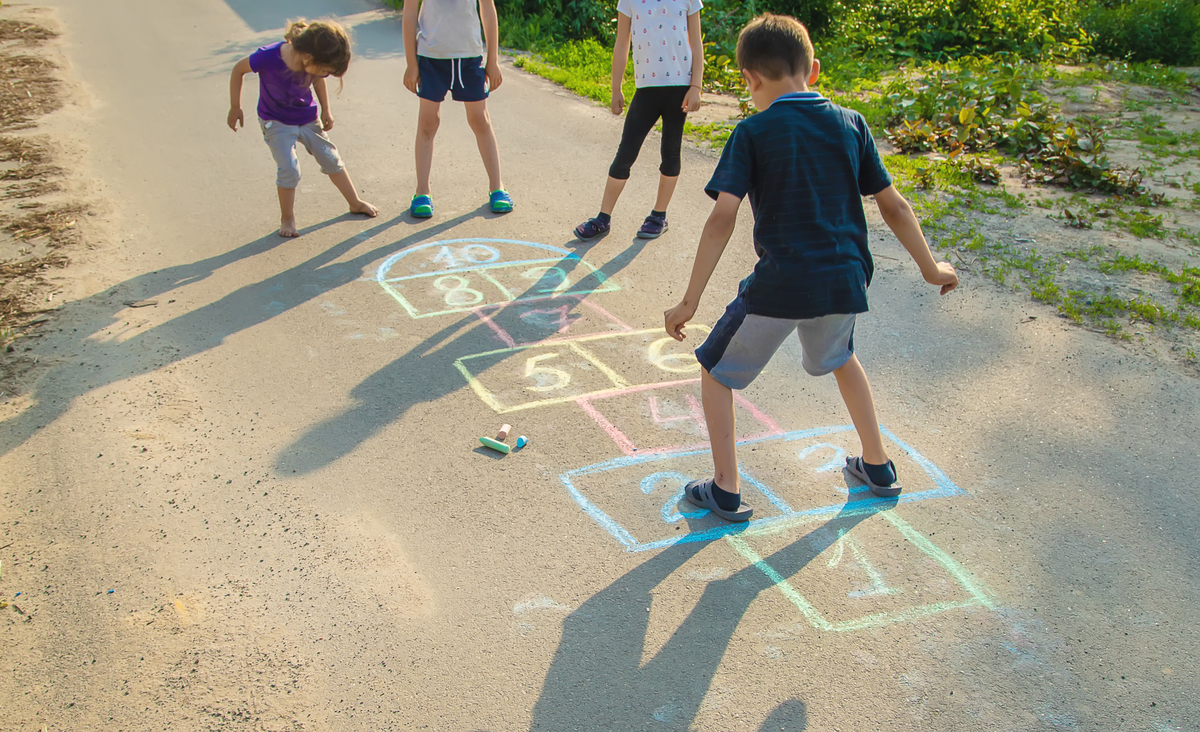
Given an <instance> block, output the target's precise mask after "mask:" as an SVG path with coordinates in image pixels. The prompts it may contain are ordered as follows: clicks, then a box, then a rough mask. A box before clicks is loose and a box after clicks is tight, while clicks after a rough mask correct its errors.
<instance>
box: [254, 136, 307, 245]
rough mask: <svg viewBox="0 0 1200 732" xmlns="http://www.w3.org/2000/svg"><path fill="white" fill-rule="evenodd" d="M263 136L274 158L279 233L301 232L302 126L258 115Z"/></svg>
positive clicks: (282, 234) (288, 235) (296, 234)
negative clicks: (298, 213)
mask: <svg viewBox="0 0 1200 732" xmlns="http://www.w3.org/2000/svg"><path fill="white" fill-rule="evenodd" d="M258 124H259V127H260V128H261V129H262V133H263V140H264V141H265V142H266V143H267V147H268V148H270V150H271V157H273V158H275V167H276V173H275V190H276V191H277V192H278V193H279V235H280V236H286V237H293V236H300V231H299V230H298V229H297V228H296V186H298V185H300V160H299V159H298V158H297V157H296V142H297V141H298V140H299V139H300V131H301V128H300V127H297V126H295V125H285V124H283V123H282V122H279V121H277V120H265V119H260V120H259V121H258Z"/></svg>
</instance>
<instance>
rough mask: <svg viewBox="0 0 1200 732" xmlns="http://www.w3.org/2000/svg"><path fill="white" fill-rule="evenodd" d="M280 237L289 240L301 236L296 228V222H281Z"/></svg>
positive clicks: (284, 220)
mask: <svg viewBox="0 0 1200 732" xmlns="http://www.w3.org/2000/svg"><path fill="white" fill-rule="evenodd" d="M279 235H280V236H282V237H285V238H288V239H291V238H292V237H296V236H300V231H299V230H298V229H297V228H296V222H295V221H289V220H287V219H282V220H280V222H279Z"/></svg>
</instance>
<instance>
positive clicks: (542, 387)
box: [525, 351, 571, 391]
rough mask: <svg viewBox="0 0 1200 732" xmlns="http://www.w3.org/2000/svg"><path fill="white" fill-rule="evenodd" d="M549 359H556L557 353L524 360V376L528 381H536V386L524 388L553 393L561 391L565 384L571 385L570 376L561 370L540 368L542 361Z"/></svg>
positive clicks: (546, 367)
mask: <svg viewBox="0 0 1200 732" xmlns="http://www.w3.org/2000/svg"><path fill="white" fill-rule="evenodd" d="M551 358H558V352H557V351H555V352H554V353H543V354H541V355H538V356H530V357H529V358H527V359H525V376H526V377H528V378H530V379H536V380H537V382H538V383H537V386H528V387H525V388H527V389H529V390H530V391H554V390H556V389H562V388H563V387H565V386H566V385H567V384H570V383H571V375H570V374H568V373H567V372H566V371H563V370H562V369H556V368H551V367H549V366H540V365H538V364H540V363H541V362H542V361H546V360H549V359H551Z"/></svg>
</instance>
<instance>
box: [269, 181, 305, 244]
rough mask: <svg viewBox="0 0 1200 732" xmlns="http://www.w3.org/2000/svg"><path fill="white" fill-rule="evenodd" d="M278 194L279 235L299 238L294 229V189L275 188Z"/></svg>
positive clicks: (296, 230) (297, 232) (297, 231)
mask: <svg viewBox="0 0 1200 732" xmlns="http://www.w3.org/2000/svg"><path fill="white" fill-rule="evenodd" d="M275 190H276V191H278V192H279V235H280V236H286V237H293V236H300V231H299V230H298V229H297V228H296V189H295V188H284V187H283V186H275Z"/></svg>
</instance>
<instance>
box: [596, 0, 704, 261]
mask: <svg viewBox="0 0 1200 732" xmlns="http://www.w3.org/2000/svg"><path fill="white" fill-rule="evenodd" d="M701 7H702V4H701V0H619V1H618V3H617V41H616V44H615V45H614V47H613V64H612V103H611V105H610V109H611V110H612V113H613V114H617V115H619V114H621V110H622V109H623V108H624V106H625V94H624V93H623V92H622V91H621V80H622V79H624V77H625V65H626V63H627V62H628V60H629V52H630V50H631V46H632V51H633V70H634V80H635V83H636V84H637V91H636V92H635V93H634V95H633V99H632V100H631V101H630V102H629V114H628V115H626V117H625V129H624V132H622V134H621V144H620V145H619V146H618V147H617V155H616V157H615V158H614V159H613V162H612V165H611V166H610V167H609V169H608V182H607V184H606V185H605V186H604V198H603V200H602V201H601V203H600V213H598V214H597V215H596V216H595V218H591V219H588V220H587V221H585V222H583V223H582V224H580V225H579V226H577V227H575V235H576V236H578V237H579V238H580V239H592V238H594V237H597V236H600V235H601V234H605V233H607V232H608V230H609V228H610V226H611V225H612V211H613V208H614V207H616V205H617V198H619V197H620V195H621V191H622V190H624V188H625V182H626V181H627V180H629V169H630V167H631V166H632V165H633V162H634V161H635V160H637V156H638V153H639V152H640V151H641V149H642V143H643V142H645V141H646V135H648V134H649V133H650V130H651V129H653V128H654V124H655V123H656V122H658V120H659V119H660V118H661V119H662V123H663V130H662V163H661V165H660V166H659V168H658V170H659V172H660V173H661V176H660V177H659V180H658V199H657V200H656V201H655V204H654V208H653V209H652V210H651V211H650V215H649V216H647V217H646V220H645V222H643V223H642V228H641V229H639V230H638V233H637V235H638V237H640V238H642V239H654V238H657V237H659V236H661V235H662V234H663V232H665V231H666V230H667V204H669V203H670V202H671V195H672V194H674V193H675V184H676V183H677V182H678V181H679V157H680V155H679V153H680V148H681V147H682V145H683V123H684V120H685V119H687V113H688V112H695V111H696V110H697V109H699V108H700V87H701V84H702V82H703V81H704V43H703V40H702V38H701V35H700V8H701Z"/></svg>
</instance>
